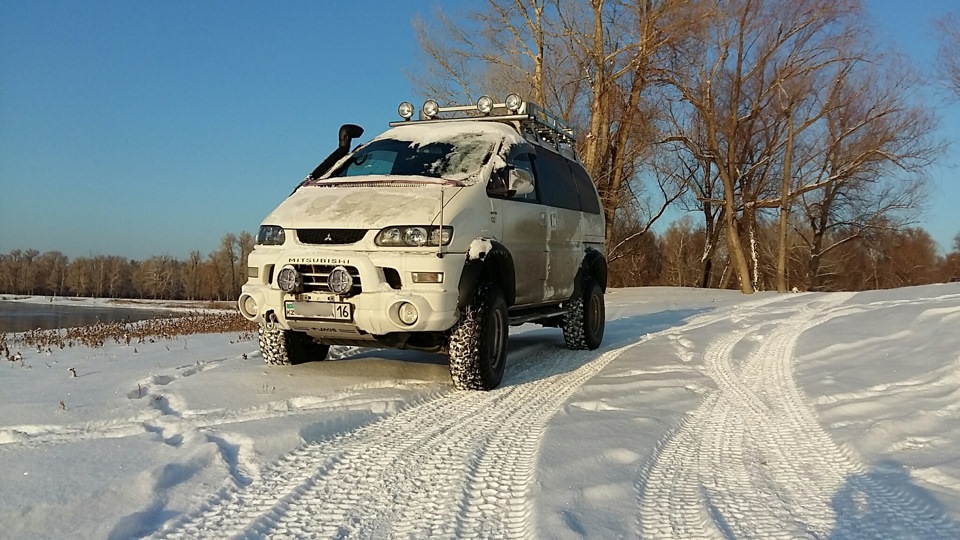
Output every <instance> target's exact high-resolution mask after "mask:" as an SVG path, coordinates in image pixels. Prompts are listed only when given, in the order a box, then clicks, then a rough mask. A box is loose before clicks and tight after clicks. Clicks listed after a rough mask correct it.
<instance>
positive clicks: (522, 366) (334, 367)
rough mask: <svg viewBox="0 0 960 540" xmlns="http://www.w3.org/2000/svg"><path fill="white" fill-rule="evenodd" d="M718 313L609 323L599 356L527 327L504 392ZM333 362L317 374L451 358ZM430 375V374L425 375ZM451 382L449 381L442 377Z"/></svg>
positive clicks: (388, 355) (676, 313)
mask: <svg viewBox="0 0 960 540" xmlns="http://www.w3.org/2000/svg"><path fill="white" fill-rule="evenodd" d="M713 309H716V308H709V307H708V308H698V309H678V310H665V311H660V312H655V313H650V314H643V315H635V316H631V317H624V318H620V319H616V320H612V321H607V323H606V329H605V332H604V339H603V344H602V345H601V347H600V348H599V349H597V350H594V351H571V350H569V349H567V347H566V345H565V343H564V340H563V332H562V331H561V330H560V329H559V328H541V327H537V326H535V325H528V326H527V327H521V329H520V330H519V331H518V329H516V328H514V329H512V330H513V332H511V334H510V339H509V341H508V344H507V347H508V348H507V365H506V371H505V373H504V378H503V382H502V383H501V385H500V387H501V388H503V387H508V386H511V385H517V384H524V383H528V382H532V381H535V380H539V379H542V378H545V377H550V376H553V375H558V374H561V373H566V372H570V371H573V370H575V369H577V368H579V367H581V366H583V365H585V364H588V363H590V362H591V361H593V360H595V359H596V358H598V357H599V356H601V355H602V354H604V353H606V352H608V351H611V350H615V349H618V348H620V347H623V346H625V345H629V344H631V343H634V342H636V341H638V340H639V339H640V338H641V337H643V336H644V335H646V334H650V333H653V332H659V331H662V330H666V329H669V328H674V327H680V326H683V325H684V324H685V322H686V321H687V320H689V319H690V318H692V317H695V316H697V315H700V314H702V313H704V312H708V311H711V310H713ZM331 355H332V356H334V357H333V358H331V361H327V362H321V363H320V365H315V366H314V367H313V369H323V370H327V371H331V372H333V373H337V372H341V371H343V370H347V371H344V373H349V372H350V371H352V370H350V368H349V367H348V366H349V364H352V363H354V362H359V363H365V364H374V363H381V364H382V366H398V365H401V364H407V365H408V366H410V367H411V368H412V367H414V366H415V365H421V366H424V367H426V366H444V367H445V366H446V365H447V356H446V355H444V354H433V353H428V352H423V351H416V350H400V349H377V348H369V349H368V348H355V347H350V348H347V347H344V348H341V349H339V350H336V354H334V349H331ZM425 373H426V372H425ZM442 378H443V379H445V380H446V376H443V377H442Z"/></svg>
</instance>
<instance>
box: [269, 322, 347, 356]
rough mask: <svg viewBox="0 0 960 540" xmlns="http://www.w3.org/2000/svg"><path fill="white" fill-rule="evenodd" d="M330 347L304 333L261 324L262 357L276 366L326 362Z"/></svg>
mask: <svg viewBox="0 0 960 540" xmlns="http://www.w3.org/2000/svg"><path fill="white" fill-rule="evenodd" d="M329 352H330V346H329V345H321V344H319V343H317V342H316V341H314V340H313V338H312V337H310V336H308V335H307V334H305V333H303V332H294V331H293V330H284V329H282V328H274V327H269V328H268V327H267V325H264V324H260V355H261V356H263V361H264V362H266V363H267V364H271V365H274V366H291V365H295V364H302V363H304V362H313V361H320V360H326V358H327V353H329Z"/></svg>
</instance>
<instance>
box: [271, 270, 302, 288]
mask: <svg viewBox="0 0 960 540" xmlns="http://www.w3.org/2000/svg"><path fill="white" fill-rule="evenodd" d="M302 284H303V278H302V277H301V276H300V273H299V272H297V269H296V268H294V267H292V266H284V267H283V268H282V269H281V270H280V272H279V273H278V274H277V286H278V287H280V290H281V291H284V292H294V291H296V290H297V289H299V288H300V285H302Z"/></svg>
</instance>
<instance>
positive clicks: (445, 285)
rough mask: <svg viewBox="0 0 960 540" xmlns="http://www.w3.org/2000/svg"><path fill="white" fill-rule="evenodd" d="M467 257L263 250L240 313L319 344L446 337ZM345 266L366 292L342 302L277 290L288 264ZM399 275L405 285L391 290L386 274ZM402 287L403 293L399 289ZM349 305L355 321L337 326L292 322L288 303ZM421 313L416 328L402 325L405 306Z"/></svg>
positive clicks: (320, 293)
mask: <svg viewBox="0 0 960 540" xmlns="http://www.w3.org/2000/svg"><path fill="white" fill-rule="evenodd" d="M464 260H465V256H464V254H462V253H461V254H455V253H445V254H444V256H443V257H442V258H441V257H438V256H437V253H436V252H435V251H430V252H417V253H411V252H343V251H338V250H316V249H309V248H308V249H304V248H297V249H293V250H291V249H283V248H263V247H262V246H258V247H257V249H256V250H254V251H253V252H252V253H251V254H250V256H249V258H248V262H247V266H248V268H249V269H250V272H249V274H250V277H249V278H248V280H247V282H246V284H244V285H243V288H242V293H241V295H240V300H239V302H238V303H239V305H240V312H241V313H242V314H243V315H244V316H245V317H246V318H248V319H250V320H252V321H255V322H258V323H272V324H275V325H277V326H279V327H280V328H283V329H285V330H299V331H305V332H308V333H310V334H311V335H313V336H315V337H319V338H328V339H331V340H334V339H339V340H356V339H364V338H372V336H381V335H385V334H390V333H395V332H442V331H446V330H448V329H449V328H450V327H451V326H453V324H454V323H455V322H456V321H457V318H458V310H457V299H458V294H459V291H458V285H459V281H460V273H461V272H462V271H463V265H464ZM299 263H309V264H316V265H324V264H331V265H341V266H347V267H352V268H355V269H356V270H357V272H358V274H359V278H360V279H359V280H360V283H361V292H360V293H359V294H355V295H352V296H349V295H345V296H340V295H336V294H333V293H331V292H329V291H325V290H314V291H310V292H304V293H298V294H293V293H286V292H284V291H281V290H280V289H279V288H278V287H277V285H276V282H275V280H276V274H277V273H278V272H279V271H280V269H281V268H283V267H284V266H285V265H288V264H294V265H296V264H299ZM392 271H396V272H397V273H398V274H399V276H400V280H399V281H400V283H399V284H397V283H396V280H393V281H394V284H393V285H391V283H390V282H389V281H390V280H388V279H387V274H386V273H387V272H392ZM413 272H443V282H442V283H413V279H412V273H413ZM396 286H399V288H395V287H396ZM288 301H295V302H345V303H348V304H350V306H351V312H352V317H353V319H352V320H351V321H338V320H332V319H321V318H316V317H296V316H292V317H288V315H287V311H286V310H285V302H288ZM403 303H409V304H412V305H413V306H415V307H416V309H417V313H418V317H417V320H416V321H415V322H414V323H412V324H406V323H404V322H403V321H401V320H400V315H399V311H400V306H401V305H402V304H403Z"/></svg>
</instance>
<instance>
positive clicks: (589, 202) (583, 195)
mask: <svg viewBox="0 0 960 540" xmlns="http://www.w3.org/2000/svg"><path fill="white" fill-rule="evenodd" d="M570 169H571V170H573V178H574V180H576V182H577V187H578V188H579V189H580V207H581V208H582V209H583V211H584V212H589V213H591V214H600V213H602V212H603V209H602V208H601V207H600V198H599V197H598V196H597V188H596V187H594V185H593V180H590V175H589V174H588V173H587V170H586V169H584V168H583V165H580V164H579V163H571V164H570Z"/></svg>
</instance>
